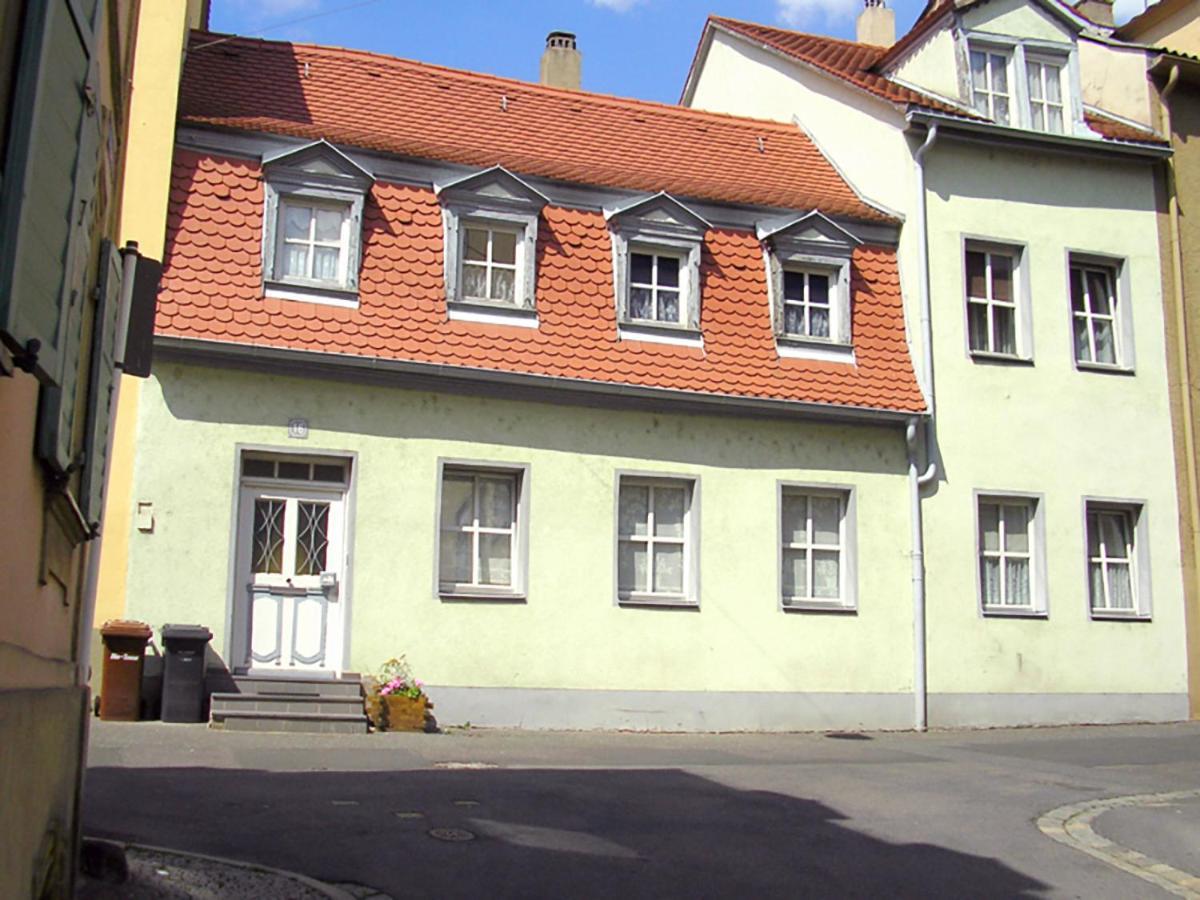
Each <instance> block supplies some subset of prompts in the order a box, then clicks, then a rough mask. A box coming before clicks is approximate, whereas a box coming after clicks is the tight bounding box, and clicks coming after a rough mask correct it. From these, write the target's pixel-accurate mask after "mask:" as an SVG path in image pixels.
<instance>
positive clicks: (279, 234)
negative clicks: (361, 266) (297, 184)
mask: <svg viewBox="0 0 1200 900" xmlns="http://www.w3.org/2000/svg"><path fill="white" fill-rule="evenodd" d="M288 207H297V208H305V209H309V210H311V211H312V218H311V220H310V222H309V233H308V237H307V238H306V239H305V240H303V241H295V240H292V239H290V238H288V237H287V228H286V226H284V227H280V224H282V223H286V221H287V210H288ZM319 210H326V211H336V212H338V213H340V214H341V217H342V222H341V227H340V228H339V234H338V240H337V241H336V242H332V241H318V240H317V239H316V228H317V212H318V211H319ZM352 215H353V210H352V207H351V204H349V203H339V202H337V201H330V200H321V199H315V198H311V197H303V196H300V195H296V194H287V195H282V196H280V198H279V213H278V217H279V218H278V224H277V225H276V228H275V240H276V246H275V271H274V272H273V273H272V278H271V280H272V281H275V282H279V283H285V282H286V283H290V284H298V285H305V286H309V287H314V288H333V289H335V290H341V289H342V288H344V287H345V285H346V283H347V278H346V272H347V269H348V267H349V265H350V220H351V217H352ZM293 243H301V244H303V245H304V246H306V247H307V248H308V271H309V272H310V273H311V272H312V270H313V267H314V264H315V260H316V252H315V251H316V248H318V247H330V246H336V248H337V250H338V270H337V275H335V276H334V277H333V278H315V277H313V276H312V275H311V274H308V275H289V274H285V273H284V272H283V268H284V266H285V265H286V264H287V246H288V244H293Z"/></svg>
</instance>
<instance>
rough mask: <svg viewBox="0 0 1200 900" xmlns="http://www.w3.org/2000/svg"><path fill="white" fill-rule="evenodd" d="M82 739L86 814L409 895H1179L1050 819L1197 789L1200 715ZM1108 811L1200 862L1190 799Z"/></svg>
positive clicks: (166, 840)
mask: <svg viewBox="0 0 1200 900" xmlns="http://www.w3.org/2000/svg"><path fill="white" fill-rule="evenodd" d="M89 752H90V756H89V762H90V768H89V772H88V779H87V788H86V793H85V810H84V830H85V832H86V833H87V834H89V835H93V836H98V837H109V838H114V839H117V840H125V841H133V842H138V843H145V844H153V845H158V846H165V847H171V848H175V849H179V850H189V851H193V852H199V853H207V854H213V855H217V856H224V857H230V858H234V859H241V860H245V861H249V862H256V863H260V864H264V865H269V866H274V867H278V868H282V869H288V870H292V871H296V872H301V873H303V874H306V875H309V876H312V877H314V878H318V879H321V880H323V881H327V882H333V883H338V882H354V883H358V884H364V885H369V886H371V887H373V888H376V889H377V890H379V891H382V892H386V893H388V894H390V895H392V896H393V897H396V898H426V897H429V898H458V897H472V898H509V897H513V898H516V897H521V898H538V897H555V898H559V897H562V898H593V897H595V898H614V897H615V898H621V900H633V898H642V897H654V898H674V897H686V898H709V897H712V898H717V897H722V898H723V897H733V898H760V897H762V898H773V897H780V898H784V897H786V898H799V897H888V898H895V897H922V898H928V897H970V898H985V897H1087V898H1121V900H1128V898H1136V897H1156V896H1167V895H1166V894H1165V893H1163V892H1161V891H1160V890H1159V889H1158V888H1156V887H1154V886H1153V885H1151V884H1149V883H1147V882H1145V881H1143V880H1141V879H1139V878H1137V877H1136V876H1134V875H1131V874H1128V873H1126V872H1123V871H1120V870H1118V869H1116V868H1114V867H1112V866H1110V865H1107V864H1106V863H1105V862H1103V861H1102V860H1100V859H1096V858H1093V857H1092V856H1088V855H1086V854H1084V853H1081V852H1079V851H1078V850H1076V849H1074V848H1072V847H1070V846H1065V845H1063V844H1061V843H1057V842H1055V841H1052V840H1050V839H1049V838H1048V837H1046V836H1045V835H1043V834H1042V833H1041V832H1040V831H1039V830H1038V827H1037V825H1036V821H1037V819H1038V817H1039V815H1041V814H1042V813H1044V812H1046V811H1048V810H1050V809H1053V808H1056V807H1059V806H1061V805H1064V804H1070V803H1077V802H1080V801H1084V800H1091V799H1098V798H1107V797H1115V796H1125V795H1132V794H1150V793H1161V792H1167V791H1182V790H1188V789H1192V788H1200V723H1193V724H1187V725H1175V726H1129V727H1105V728H1069V729H1066V728H1065V729H1037V730H1015V731H989V732H943V733H934V734H926V735H916V734H872V735H863V736H824V735H654V734H608V733H545V732H541V733H539V732H496V731H482V730H471V731H459V732H453V733H449V734H442V735H420V734H410V735H405V734H398V735H395V734H380V735H363V736H353V737H343V736H321V735H313V736H304V735H259V734H238V733H224V732H220V731H210V730H208V729H206V728H204V727H203V726H185V725H164V724H161V723H137V724H118V723H104V722H94V723H93V731H92V737H91V746H90V751H89ZM1094 824H1095V829H1096V831H1097V832H1098V833H1100V834H1102V835H1103V836H1104V837H1106V838H1108V839H1109V840H1112V841H1117V842H1119V843H1121V844H1123V845H1125V846H1127V847H1131V848H1134V849H1136V850H1139V851H1141V852H1142V853H1145V854H1147V855H1150V856H1153V857H1155V858H1158V859H1161V860H1162V861H1164V862H1168V863H1169V864H1171V865H1173V866H1175V867H1177V868H1182V869H1184V870H1185V871H1190V872H1193V873H1195V872H1197V871H1200V860H1198V858H1197V846H1198V845H1200V841H1198V840H1197V835H1198V834H1200V803H1197V802H1192V801H1185V802H1180V803H1176V804H1169V805H1164V806H1151V807H1136V808H1123V809H1113V810H1110V811H1108V812H1106V813H1104V814H1103V815H1102V816H1100V817H1099V818H1098V819H1097V820H1096V822H1095V823H1094ZM445 838H465V839H464V840H447V839H445ZM1189 867H1190V868H1189Z"/></svg>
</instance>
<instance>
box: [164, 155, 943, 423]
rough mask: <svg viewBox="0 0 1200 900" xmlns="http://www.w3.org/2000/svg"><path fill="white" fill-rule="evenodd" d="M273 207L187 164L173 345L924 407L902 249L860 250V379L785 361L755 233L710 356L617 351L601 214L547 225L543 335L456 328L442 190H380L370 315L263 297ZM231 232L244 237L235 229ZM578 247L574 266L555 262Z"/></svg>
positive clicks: (712, 312) (710, 315)
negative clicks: (267, 221)
mask: <svg viewBox="0 0 1200 900" xmlns="http://www.w3.org/2000/svg"><path fill="white" fill-rule="evenodd" d="M213 198H217V202H214V201H213ZM262 205H263V192H262V185H261V181H260V172H259V168H258V164H257V163H253V162H250V161H247V160H242V159H233V158H226V157H218V156H211V155H206V154H199V153H194V152H190V151H184V150H180V151H178V152H177V153H176V158H175V165H174V170H173V174H172V191H171V202H170V208H169V219H168V246H167V253H166V266H165V269H164V273H163V278H162V283H161V292H160V298H159V305H158V318H157V330H158V332H159V333H160V334H164V335H173V336H177V337H187V338H202V339H207V340H214V341H234V342H238V343H244V344H250V345H255V346H276V347H290V348H296V349H303V350H311V351H318V352H331V353H344V354H345V353H348V354H360V355H364V356H377V357H381V358H385V359H397V360H408V361H414V362H428V363H438V364H443V365H450V366H469V367H474V368H482V369H493V370H497V371H509V372H524V373H530V374H537V375H546V376H558V377H564V378H583V379H589V380H593V381H601V382H608V383H612V384H623V385H638V386H645V387H663V388H674V389H679V390H687V391H698V392H704V393H712V394H726V395H734V396H742V397H760V398H771V399H779V400H792V401H799V402H807V403H819V404H820V403H823V404H839V405H846V406H857V407H869V408H882V409H890V410H897V411H903V412H919V411H920V410H922V408H923V401H922V397H921V392H920V389H919V388H918V387H917V383H916V380H915V378H914V376H913V371H912V366H911V363H910V361H909V356H908V347H907V344H906V341H905V332H904V318H903V308H902V303H901V296H900V283H899V274H898V268H897V262H896V254H895V250H894V249H892V248H888V247H880V246H863V247H860V248H858V249H857V250H856V251H855V254H854V259H853V265H852V276H851V289H852V292H853V299H854V310H853V334H854V344H855V356H856V361H855V363H854V364H850V363H836V362H825V361H815V360H802V359H787V358H785V359H781V358H779V357H778V355H777V354H776V352H775V342H774V338H773V336H772V334H771V320H770V313H769V310H768V304H767V291H766V283H765V278H764V275H763V269H762V263H761V259H762V258H761V250H760V246H759V243H758V239H757V237H756V236H755V235H754V233H753V232H750V231H739V230H736V229H716V230H713V231H710V232H709V233H708V235H707V238H706V241H705V252H704V254H703V257H704V258H703V261H702V267H701V268H702V273H703V275H702V277H703V278H704V284H703V288H702V290H703V311H702V321H701V331H702V334H703V339H704V347H703V348H695V347H680V346H670V345H663V344H656V343H647V342H642V341H632V340H619V339H618V337H617V322H616V313H615V304H614V302H613V281H612V274H613V273H612V251H611V247H610V245H609V239H608V232H607V225H606V223H605V221H604V218H603V216H602V215H601V214H600V213H599V212H593V211H587V210H578V209H562V208H558V207H553V206H551V207H547V208H546V209H545V210H544V211H543V213H542V223H541V226H540V230H539V236H538V250H539V266H538V283H537V291H536V297H537V310H538V317H539V327H538V328H537V329H530V328H515V327H506V326H498V325H485V324H479V323H472V322H463V321H450V320H448V319H447V317H446V301H445V294H444V287H443V284H442V253H441V246H440V241H436V242H434V243H432V244H430V243H429V242H428V241H427V237H426V235H425V232H426V231H427V230H428V229H429V227H431V224H430V223H436V222H438V221H439V216H440V212H439V206H438V201H437V198H436V197H435V195H434V194H433V191H432V190H430V189H429V188H423V187H415V186H410V185H400V184H392V183H388V182H383V181H380V182H377V183H376V184H375V185H374V187H373V188H372V191H371V195H370V197H369V198H368V201H367V205H366V210H365V215H364V219H365V221H366V222H367V223H368V226H369V225H370V223H372V222H374V223H375V224H376V225H378V226H379V227H378V228H377V229H376V230H375V231H374V232H373V233H372V235H371V238H370V240H368V241H365V242H364V248H363V263H362V276H361V279H360V302H359V306H358V308H357V309H344V308H336V307H329V306H323V305H320V304H314V303H302V302H296V301H290V300H279V299H274V298H266V299H264V298H263V296H262V284H261V279H262V270H261V253H260V247H259V242H260V240H261V233H262ZM231 221H238V222H240V223H244V224H243V225H240V226H239V227H236V228H230V227H229V225H228V223H229V222H231ZM401 223H408V224H401ZM568 241H573V243H572V244H571V246H570V250H569V252H554V253H552V252H548V251H549V248H550V247H552V246H553V245H554V244H555V243H556V242H557V243H559V244H560V245H565V244H566V243H567V242H568ZM418 247H423V248H425V249H426V250H428V252H418V250H417V248H418ZM247 261H249V262H247ZM397 272H399V273H403V274H402V275H400V276H399V277H396V275H395V273H397Z"/></svg>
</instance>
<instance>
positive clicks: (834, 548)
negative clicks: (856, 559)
mask: <svg viewBox="0 0 1200 900" xmlns="http://www.w3.org/2000/svg"><path fill="white" fill-rule="evenodd" d="M850 509H851V492H850V491H849V490H841V489H838V490H830V489H822V488H814V487H807V486H802V485H784V486H783V487H782V488H781V491H780V502H779V517H780V518H779V524H780V544H779V559H780V566H781V569H780V599H781V602H782V604H783V606H784V608H785V609H787V608H805V607H844V608H852V607H853V606H854V591H853V578H852V577H851V572H850V561H851V558H852V554H851V553H850V542H851V540H852V537H853V529H852V528H850V527H849V525H850V522H849V512H850Z"/></svg>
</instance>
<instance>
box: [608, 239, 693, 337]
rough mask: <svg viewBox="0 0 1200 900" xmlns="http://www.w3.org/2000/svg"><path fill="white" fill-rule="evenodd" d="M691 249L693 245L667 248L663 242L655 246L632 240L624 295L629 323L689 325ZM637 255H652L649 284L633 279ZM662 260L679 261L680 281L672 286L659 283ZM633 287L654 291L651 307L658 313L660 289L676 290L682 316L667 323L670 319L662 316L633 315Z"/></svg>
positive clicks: (673, 291) (651, 325) (666, 290)
mask: <svg viewBox="0 0 1200 900" xmlns="http://www.w3.org/2000/svg"><path fill="white" fill-rule="evenodd" d="M690 251H691V248H690V247H689V248H683V247H672V248H667V247H663V246H661V245H659V246H653V245H647V244H641V243H631V244H630V245H629V249H628V257H627V259H628V264H629V272H628V283H627V286H626V291H627V294H626V297H625V314H626V318H625V321H626V322H628V323H629V324H630V325H636V326H646V325H648V326H650V327H663V328H684V327H687V324H688V321H689V308H688V306H689V298H690V297H691V287H692V286H691V284H690V281H691V278H690V271H689V270H690V268H691V266H690V262H691V260H690V255H691V252H690ZM634 256H649V257H650V259H651V263H650V271H651V274H650V282H649V283H645V282H635V281H634V280H633V257H634ZM660 259H673V260H675V261H676V262H677V263H678V264H679V276H678V281H679V283H678V284H677V285H676V286H675V287H673V288H672V287H669V286H666V285H659V283H658V261H659V260H660ZM634 288H642V289H649V290H650V293H651V296H650V302H651V306H652V308H653V309H654V311H655V312H657V311H658V304H659V293H660V291H661V292H672V293H674V294H675V295H676V298H677V299H676V305H677V306H678V309H679V318H678V319H677V320H676V321H674V322H667V321H663V320H662V319H658V318H653V319H640V318H636V317H634V316H633V314H632V313H631V312H630V307H631V303H630V295H631V294H632V292H633V290H634Z"/></svg>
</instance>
